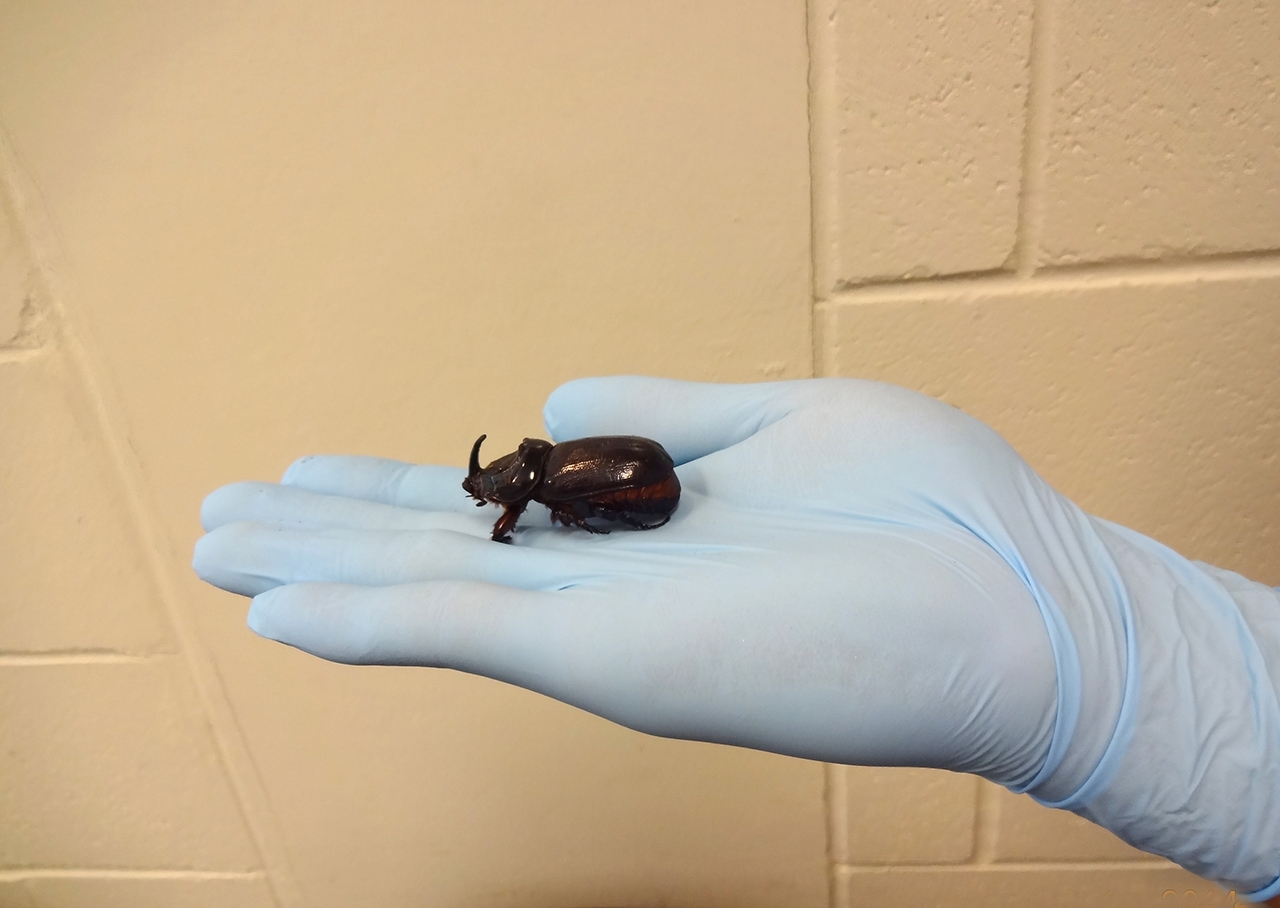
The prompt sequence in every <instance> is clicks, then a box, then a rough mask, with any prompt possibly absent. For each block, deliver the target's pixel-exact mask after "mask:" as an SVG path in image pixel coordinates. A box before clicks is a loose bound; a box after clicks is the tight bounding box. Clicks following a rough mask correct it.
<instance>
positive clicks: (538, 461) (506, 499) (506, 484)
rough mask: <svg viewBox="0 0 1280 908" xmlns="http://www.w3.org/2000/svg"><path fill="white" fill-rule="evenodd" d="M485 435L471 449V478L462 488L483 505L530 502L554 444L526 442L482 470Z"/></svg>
mask: <svg viewBox="0 0 1280 908" xmlns="http://www.w3.org/2000/svg"><path fill="white" fill-rule="evenodd" d="M484 440H485V436H484V435H481V436H480V437H479V438H477V439H476V443H475V445H473V446H472V448H471V460H470V462H469V463H468V465H467V478H466V479H464V480H462V488H463V489H465V490H466V492H467V494H468V495H470V496H471V497H472V498H474V499H476V501H477V502H479V503H481V504H483V503H485V502H487V501H491V502H494V503H495V504H515V503H516V502H519V501H522V500H523V499H525V498H528V497H529V495H530V494H532V492H533V490H534V489H535V488H537V486H538V483H539V482H540V481H541V480H542V467H543V464H544V463H546V460H547V454H548V452H550V451H551V448H552V444H551V442H549V441H543V440H542V439H541V438H526V439H525V440H524V441H522V442H521V443H520V447H519V448H517V449H516V450H515V451H514V452H512V453H511V454H507V455H506V456H504V457H499V458H498V459H497V460H495V461H494V462H493V463H491V464H489V466H487V467H485V468H484V469H481V468H480V444H481V443H482V442H483V441H484Z"/></svg>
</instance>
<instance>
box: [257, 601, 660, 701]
mask: <svg viewBox="0 0 1280 908" xmlns="http://www.w3.org/2000/svg"><path fill="white" fill-rule="evenodd" d="M614 614H615V612H614V611H612V610H611V609H610V604H609V603H607V602H604V601H602V599H601V597H599V596H597V595H596V594H594V593H593V592H590V591H583V590H568V591H565V592H554V593H552V592H537V591H529V590H517V589H512V588H511V587H506V586H497V585H493V584H488V583H479V582H474V581H450V580H445V581H435V582H427V583H412V584H405V585H402V586H383V587H369V586H348V585H345V584H334V583H299V584H292V585H290V586H281V587H277V588H275V589H273V590H270V591H268V592H265V593H262V594H261V595H259V596H257V597H255V598H254V600H253V604H252V605H251V606H250V608H249V619H248V623H249V627H250V629H252V630H253V631H254V632H255V633H257V634H259V635H261V636H263V637H267V638H268V639H271V640H277V641H279V642H281V643H285V644H288V645H289V646H293V647H296V648H298V649H300V650H303V651H304V652H308V653H311V654H312V655H315V656H319V657H320V658H322V659H328V660H330V661H333V662H344V663H347V664H351V665H421V666H432V667H437V668H451V669H456V670H458V671H464V672H470V673H471V674H476V675H483V676H485V677H488V678H494V679H496V680H498V681H505V682H507V683H509V684H516V685H519V686H520V687H524V688H527V689H528V690H533V691H537V692H539V693H542V694H546V695H547V696H551V697H555V698H556V699H558V700H562V701H564V702H566V703H571V704H573V705H575V706H579V707H581V708H582V709H586V710H589V711H591V712H594V713H596V714H597V715H602V716H605V717H606V718H610V719H613V720H614V721H622V722H624V723H629V722H634V721H635V720H636V719H637V717H638V715H639V714H642V713H643V712H645V711H646V710H650V709H652V706H651V704H650V703H649V701H648V699H647V698H646V697H645V696H644V695H643V690H641V693H640V694H639V695H637V692H636V687H637V685H636V684H634V683H629V682H628V678H629V675H628V670H627V668H626V666H625V664H623V663H622V661H620V655H619V651H618V644H619V638H618V632H619V628H618V627H616V626H615V624H616V622H615V621H614V620H613V615H614ZM619 675H621V676H622V678H621V679H619V677H618V676H619Z"/></svg>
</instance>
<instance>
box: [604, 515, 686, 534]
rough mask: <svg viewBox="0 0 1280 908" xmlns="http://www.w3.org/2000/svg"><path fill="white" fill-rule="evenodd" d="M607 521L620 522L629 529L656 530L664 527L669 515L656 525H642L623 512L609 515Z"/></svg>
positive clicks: (669, 517)
mask: <svg viewBox="0 0 1280 908" xmlns="http://www.w3.org/2000/svg"><path fill="white" fill-rule="evenodd" d="M609 519H611V520H617V521H621V522H622V523H625V524H626V525H627V526H629V527H635V528H636V529H637V530H656V529H657V528H658V527H660V526H666V524H667V521H668V520H670V519H671V515H670V514H667V515H666V516H664V517H663V518H662V519H661V520H659V521H658V522H657V523H644V522H643V521H641V520H639V519H638V518H636V517H633V516H631V515H630V514H628V513H626V512H624V511H615V512H613V513H612V514H610V515H609Z"/></svg>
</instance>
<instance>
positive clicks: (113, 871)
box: [0, 867, 266, 883]
mask: <svg viewBox="0 0 1280 908" xmlns="http://www.w3.org/2000/svg"><path fill="white" fill-rule="evenodd" d="M262 879H266V874H265V873H263V872H262V871H254V870H251V871H240V870H159V869H151V868H146V867H137V868H133V867H85V868H79V867H21V868H16V869H15V868H10V869H7V870H0V883H26V882H34V881H36V880H192V881H196V882H199V881H202V880H244V881H254V880H262Z"/></svg>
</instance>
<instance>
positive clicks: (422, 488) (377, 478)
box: [280, 455, 475, 511]
mask: <svg viewBox="0 0 1280 908" xmlns="http://www.w3.org/2000/svg"><path fill="white" fill-rule="evenodd" d="M466 475H467V474H466V471H465V470H463V469H460V468H457V467H440V466H434V465H421V466H419V465H415V464H410V463H404V462H402V461H399V460H387V459H385V458H381V457H343V456H328V455H326V456H313V457H303V458H302V459H301V460H298V461H295V462H294V464H293V465H292V466H290V467H289V469H288V470H286V471H285V474H284V478H283V479H281V480H280V482H281V484H282V485H286V486H291V487H293V488H299V489H309V490H310V491H312V492H322V493H324V494H325V495H342V496H345V497H347V498H362V499H364V500H365V501H376V502H380V503H381V504H389V505H393V506H395V507H399V508H416V509H418V510H422V511H466V510H467V509H468V508H472V507H474V506H475V502H474V501H473V500H471V499H470V498H468V497H467V494H466V493H465V492H464V491H462V478H463V477H464V476H466Z"/></svg>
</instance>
